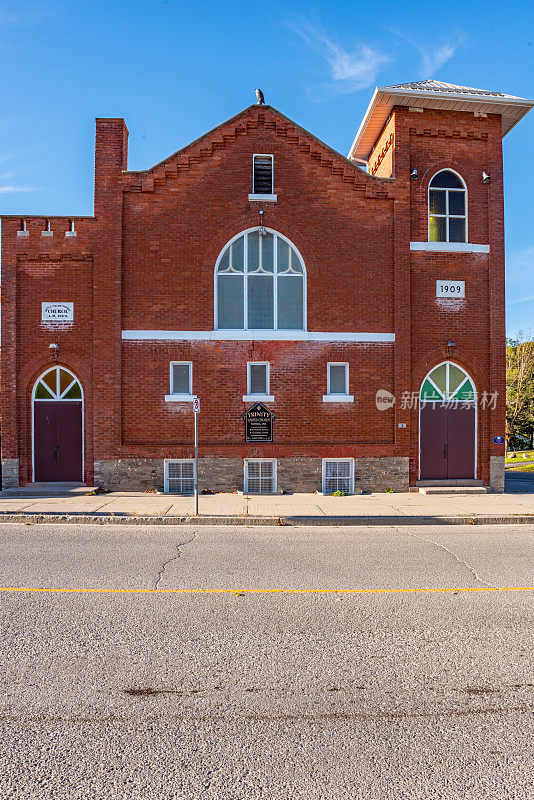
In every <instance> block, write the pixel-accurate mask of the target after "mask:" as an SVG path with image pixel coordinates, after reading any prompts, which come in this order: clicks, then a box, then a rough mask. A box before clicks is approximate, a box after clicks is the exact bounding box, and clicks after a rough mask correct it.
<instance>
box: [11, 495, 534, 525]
mask: <svg viewBox="0 0 534 800" xmlns="http://www.w3.org/2000/svg"><path fill="white" fill-rule="evenodd" d="M12 491H13V490H11V492H12ZM199 511H200V516H199V517H194V516H193V513H194V500H193V498H192V497H181V496H178V495H156V494H150V493H145V494H144V493H133V492H114V493H110V494H101V495H89V496H87V495H85V496H84V495H80V494H76V495H73V496H67V497H52V496H50V497H29V496H24V492H23V490H21V491H20V493H19V495H17V496H13V495H12V494H10V496H9V497H6V496H3V494H2V493H1V492H0V522H20V521H24V522H97V523H117V522H127V523H130V524H131V523H137V524H140V523H144V524H155V523H164V524H165V523H166V524H188V523H194V524H231V525H232V524H233V525H243V524H244V525H417V524H419V525H421V524H491V523H512V522H517V523H523V522H532V523H534V494H472V495H469V494H441V495H423V494H419V493H416V492H414V493H384V494H379V493H377V494H369V495H354V496H349V497H328V496H322V495H318V494H292V495H238V494H214V495H200V497H199Z"/></svg>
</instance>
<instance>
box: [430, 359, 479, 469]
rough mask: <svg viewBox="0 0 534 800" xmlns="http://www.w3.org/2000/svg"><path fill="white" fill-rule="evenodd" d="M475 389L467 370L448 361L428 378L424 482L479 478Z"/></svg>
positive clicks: (439, 365)
mask: <svg viewBox="0 0 534 800" xmlns="http://www.w3.org/2000/svg"><path fill="white" fill-rule="evenodd" d="M476 414H477V402H476V391H475V385H474V383H473V381H472V379H471V378H470V376H469V375H468V374H467V372H466V371H465V370H463V369H462V368H461V367H459V366H458V365H457V364H453V363H452V361H444V362H443V363H442V364H438V365H437V366H436V367H434V369H432V370H431V371H430V372H429V373H428V375H427V376H426V377H425V379H424V381H423V383H422V385H421V391H420V394H419V477H420V479H421V480H465V479H472V478H476Z"/></svg>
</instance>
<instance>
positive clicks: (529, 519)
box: [0, 511, 534, 527]
mask: <svg viewBox="0 0 534 800" xmlns="http://www.w3.org/2000/svg"><path fill="white" fill-rule="evenodd" d="M2 522H18V523H24V524H26V525H33V524H38V523H47V524H49V525H52V524H53V525H56V524H63V523H71V524H72V523H74V524H77V525H234V526H235V525H281V526H297V525H311V526H327V525H330V526H348V525H352V526H354V527H361V526H364V527H365V526H367V527H369V526H382V525H526V524H534V514H506V515H501V516H499V515H488V514H477V515H473V516H470V515H469V514H466V515H463V516H462V515H456V516H441V515H435V516H417V515H413V516H408V515H405V516H401V515H398V516H383V517H382V516H344V517H331V516H287V517H257V516H256V517H254V516H250V517H248V516H224V517H223V516H199V517H193V516H155V517H154V516H148V515H147V516H143V515H137V514H104V513H102V514H98V513H95V514H91V513H81V514H80V513H72V514H56V513H54V512H48V513H43V514H30V513H24V512H22V513H20V514H12V513H9V512H5V511H0V523H2Z"/></svg>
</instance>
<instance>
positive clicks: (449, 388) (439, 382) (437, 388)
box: [420, 361, 476, 403]
mask: <svg viewBox="0 0 534 800" xmlns="http://www.w3.org/2000/svg"><path fill="white" fill-rule="evenodd" d="M420 399H421V402H423V403H425V402H426V403H429V402H434V403H435V402H443V403H445V402H449V401H455V400H456V401H458V402H462V403H469V402H475V400H476V393H475V388H474V385H473V382H472V380H471V378H470V377H469V375H468V374H467V372H465V370H463V369H462V368H461V367H459V366H458V365H457V364H453V363H452V362H450V361H446V362H444V363H443V364H440V365H439V366H437V367H434V369H433V370H431V372H429V373H428V375H427V376H426V378H425V379H424V381H423V385H422V386H421V394H420Z"/></svg>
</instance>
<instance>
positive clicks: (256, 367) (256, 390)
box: [247, 361, 269, 395]
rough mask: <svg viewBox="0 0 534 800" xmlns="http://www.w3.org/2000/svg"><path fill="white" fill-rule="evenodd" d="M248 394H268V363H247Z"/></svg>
mask: <svg viewBox="0 0 534 800" xmlns="http://www.w3.org/2000/svg"><path fill="white" fill-rule="evenodd" d="M247 378H248V380H247V392H248V394H265V395H267V394H269V364H268V363H267V362H254V363H253V362H250V361H249V363H248V376H247Z"/></svg>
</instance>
